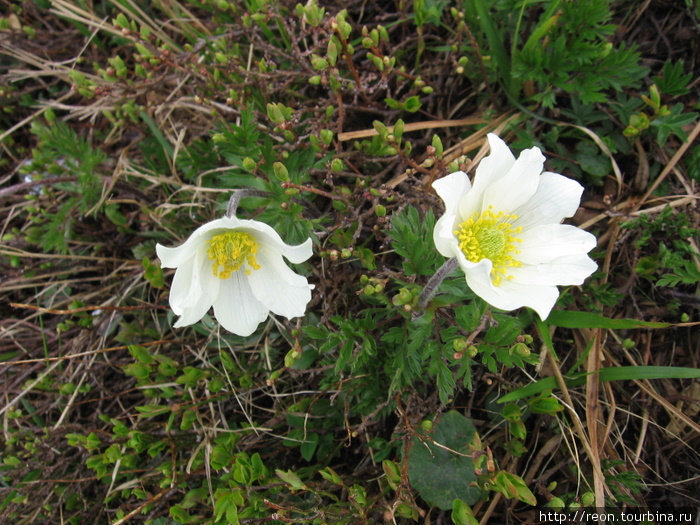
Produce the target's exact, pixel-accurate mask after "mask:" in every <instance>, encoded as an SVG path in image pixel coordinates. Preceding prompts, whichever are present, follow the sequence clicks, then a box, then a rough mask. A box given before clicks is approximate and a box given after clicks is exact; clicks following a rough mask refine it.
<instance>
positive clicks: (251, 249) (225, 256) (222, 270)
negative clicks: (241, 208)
mask: <svg viewBox="0 0 700 525" xmlns="http://www.w3.org/2000/svg"><path fill="white" fill-rule="evenodd" d="M207 244H209V248H208V249H207V255H209V260H211V261H214V262H213V263H212V265H211V269H212V272H214V276H215V277H218V278H219V279H228V278H229V277H231V274H233V272H235V271H236V270H238V269H239V268H240V267H241V266H243V264H244V263H246V262H247V263H248V266H249V267H250V268H252V269H253V270H257V269H259V268H260V265H259V264H258V261H256V260H255V254H256V253H258V243H257V242H256V241H255V239H254V238H253V236H252V235H250V234H249V233H245V232H236V231H231V232H226V233H219V234H218V235H214V236H213V237H212V238H211V239H210V240H209V241H207ZM244 271H245V273H246V274H250V269H249V268H246V269H245V270H244Z"/></svg>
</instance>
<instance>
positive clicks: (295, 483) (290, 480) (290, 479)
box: [275, 469, 308, 490]
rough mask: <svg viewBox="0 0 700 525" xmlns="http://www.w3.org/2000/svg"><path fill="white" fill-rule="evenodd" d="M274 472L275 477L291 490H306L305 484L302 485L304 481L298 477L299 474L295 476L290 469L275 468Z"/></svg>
mask: <svg viewBox="0 0 700 525" xmlns="http://www.w3.org/2000/svg"><path fill="white" fill-rule="evenodd" d="M275 474H277V477H278V478H280V479H281V480H282V481H284V482H285V483H286V484H287V485H289V487H290V488H291V489H293V490H306V489H307V488H308V487H307V486H306V485H304V482H303V481H301V478H299V476H297V475H296V474H295V473H294V472H292V471H291V470H287V471H284V470H280V469H275Z"/></svg>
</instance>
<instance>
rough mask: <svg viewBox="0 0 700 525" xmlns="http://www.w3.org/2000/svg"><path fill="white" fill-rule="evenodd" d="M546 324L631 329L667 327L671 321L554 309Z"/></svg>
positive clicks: (568, 326) (565, 326) (563, 326)
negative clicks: (653, 320) (660, 321)
mask: <svg viewBox="0 0 700 525" xmlns="http://www.w3.org/2000/svg"><path fill="white" fill-rule="evenodd" d="M547 324H549V325H552V326H559V327H561V328H610V329H612V330H631V329H633V328H668V327H669V326H672V324H671V323H654V322H649V321H639V320H637V319H611V318H609V317H605V316H602V315H600V314H594V313H591V312H574V311H563V310H555V311H553V312H552V313H551V314H549V317H548V318H547Z"/></svg>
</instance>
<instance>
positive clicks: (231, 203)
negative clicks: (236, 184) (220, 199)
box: [226, 188, 267, 217]
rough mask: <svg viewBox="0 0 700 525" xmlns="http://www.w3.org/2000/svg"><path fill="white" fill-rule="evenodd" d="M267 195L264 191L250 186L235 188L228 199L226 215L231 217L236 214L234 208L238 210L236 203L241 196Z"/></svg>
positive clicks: (239, 200)
mask: <svg viewBox="0 0 700 525" xmlns="http://www.w3.org/2000/svg"><path fill="white" fill-rule="evenodd" d="M265 195H267V192H266V191H260V190H254V189H251V188H242V189H240V190H235V191H234V192H233V194H232V195H231V198H230V199H229V200H228V206H227V208H226V217H233V216H235V215H236V210H238V203H239V202H241V199H242V198H243V197H264V196H265Z"/></svg>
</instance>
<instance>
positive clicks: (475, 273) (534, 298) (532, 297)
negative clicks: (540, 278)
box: [457, 255, 559, 319]
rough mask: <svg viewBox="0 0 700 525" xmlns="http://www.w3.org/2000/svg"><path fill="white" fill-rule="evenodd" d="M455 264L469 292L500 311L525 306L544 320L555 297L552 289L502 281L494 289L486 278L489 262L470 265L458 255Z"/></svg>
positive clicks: (556, 292)
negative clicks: (465, 280)
mask: <svg viewBox="0 0 700 525" xmlns="http://www.w3.org/2000/svg"><path fill="white" fill-rule="evenodd" d="M457 260H458V261H459V266H460V268H462V270H463V271H464V275H465V277H466V279H467V285H468V286H469V288H471V290H472V291H473V292H474V293H475V294H476V295H478V296H479V297H481V298H482V299H483V300H484V301H486V302H487V303H489V304H490V305H491V306H495V307H496V308H500V309H501V310H515V309H516V308H520V307H521V306H529V307H530V308H532V309H533V310H535V311H536V312H537V313H538V314H539V316H540V317H541V318H542V319H545V318H546V317H547V316H548V315H549V312H550V311H551V309H552V307H553V306H554V304H555V303H556V302H557V298H558V297H559V292H558V291H557V288H556V287H555V286H540V285H533V284H522V283H516V282H513V281H506V280H503V281H501V284H500V285H499V286H494V284H493V282H492V281H491V277H490V275H491V269H492V263H491V261H489V260H488V259H482V260H481V261H479V262H478V263H472V262H470V261H468V260H467V259H466V258H465V257H464V256H460V255H458V256H457Z"/></svg>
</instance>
